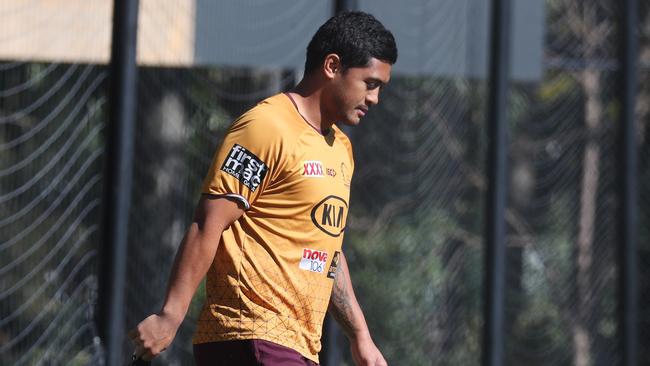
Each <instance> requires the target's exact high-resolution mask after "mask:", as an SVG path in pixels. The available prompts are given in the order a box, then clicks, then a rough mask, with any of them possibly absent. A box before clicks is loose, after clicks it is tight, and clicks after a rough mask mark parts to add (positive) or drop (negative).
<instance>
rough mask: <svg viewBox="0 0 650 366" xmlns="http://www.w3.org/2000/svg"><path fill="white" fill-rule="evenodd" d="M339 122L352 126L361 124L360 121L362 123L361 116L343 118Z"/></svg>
mask: <svg viewBox="0 0 650 366" xmlns="http://www.w3.org/2000/svg"><path fill="white" fill-rule="evenodd" d="M339 123H341V124H342V125H344V126H352V127H354V126H357V125H359V123H361V118H359V117H357V118H355V119H349V118H347V119H344V120H341V121H340V122H339Z"/></svg>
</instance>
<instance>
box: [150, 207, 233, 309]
mask: <svg viewBox="0 0 650 366" xmlns="http://www.w3.org/2000/svg"><path fill="white" fill-rule="evenodd" d="M241 214H242V211H241V210H240V209H238V208H237V204H236V203H234V202H231V201H228V200H226V199H219V200H212V199H209V198H206V197H204V198H202V199H201V201H200V203H199V205H198V207H197V212H196V214H195V217H194V220H193V222H192V224H191V225H190V227H189V229H188V230H187V233H186V234H185V237H184V238H183V242H182V243H181V246H180V247H179V249H178V253H177V254H176V258H175V260H174V265H173V267H172V271H171V274H170V277H169V284H168V287H167V295H166V296H165V302H164V304H163V308H162V309H161V313H163V314H168V315H170V316H172V317H174V318H177V317H180V320H182V318H183V317H185V314H186V313H187V309H188V308H189V306H190V303H191V301H192V297H193V296H194V292H195V291H196V288H197V287H198V285H199V283H200V282H201V280H202V279H203V277H204V276H205V274H206V272H207V271H208V269H209V268H210V265H211V264H212V261H213V260H214V256H215V254H216V252H217V248H218V246H219V240H220V238H221V234H222V232H223V231H224V230H225V229H226V228H227V227H228V225H230V223H232V222H233V221H234V220H236V219H237V218H239V216H241Z"/></svg>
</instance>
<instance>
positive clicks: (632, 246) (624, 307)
mask: <svg viewBox="0 0 650 366" xmlns="http://www.w3.org/2000/svg"><path fill="white" fill-rule="evenodd" d="M621 5H622V6H623V7H624V8H623V9H622V11H621V18H620V23H619V24H620V25H621V28H622V32H621V37H622V42H621V45H622V48H621V61H622V62H621V65H622V70H621V72H622V78H621V84H622V85H621V88H622V89H621V92H622V95H621V98H622V108H621V122H622V124H621V126H622V131H621V141H620V143H621V145H620V146H621V151H620V152H621V153H620V159H621V164H620V166H621V167H622V168H623V171H622V174H621V181H620V183H621V186H620V189H621V192H620V194H621V201H622V202H621V205H620V209H621V214H620V215H619V217H620V220H621V221H620V223H619V227H620V230H621V233H620V235H621V240H622V244H623V245H620V246H619V250H620V253H619V269H620V272H619V279H620V282H619V286H620V291H619V293H620V299H619V306H620V308H619V316H620V318H619V319H620V320H619V323H620V325H619V326H620V334H621V342H622V346H623V363H622V364H623V365H626V366H637V365H638V364H639V362H638V342H639V338H638V306H639V304H638V263H637V253H638V252H637V235H638V206H637V202H638V190H637V181H638V165H637V154H638V149H637V144H636V130H635V120H634V109H635V101H636V97H637V95H636V92H637V75H638V74H637V53H638V47H639V45H638V36H637V31H638V18H637V17H638V13H637V11H638V2H637V1H636V0H625V1H624V2H623V3H622V4H621Z"/></svg>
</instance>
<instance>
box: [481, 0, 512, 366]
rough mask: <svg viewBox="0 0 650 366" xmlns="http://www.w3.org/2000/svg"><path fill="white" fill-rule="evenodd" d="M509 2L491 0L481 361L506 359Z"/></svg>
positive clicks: (494, 364)
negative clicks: (483, 320)
mask: <svg viewBox="0 0 650 366" xmlns="http://www.w3.org/2000/svg"><path fill="white" fill-rule="evenodd" d="M509 36H510V1H509V0H493V1H492V18H491V42H490V50H491V54H490V74H489V75H490V85H489V87H490V89H489V96H488V98H489V104H488V124H489V125H488V127H489V128H488V135H489V142H488V159H489V160H488V179H489V181H488V191H487V205H486V215H485V224H486V226H485V239H486V253H485V304H484V317H485V325H484V327H485V328H484V335H483V365H486V366H498V365H503V364H504V361H503V360H504V357H503V353H504V351H503V350H504V313H505V310H504V304H505V278H506V276H505V273H506V272H505V254H506V243H505V209H506V199H507V197H506V184H507V181H506V171H507V148H508V139H507V131H506V109H507V98H508V71H509V59H510V49H509V46H510V37H509Z"/></svg>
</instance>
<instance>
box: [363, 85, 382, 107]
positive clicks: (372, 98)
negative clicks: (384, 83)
mask: <svg viewBox="0 0 650 366" xmlns="http://www.w3.org/2000/svg"><path fill="white" fill-rule="evenodd" d="M377 103H379V88H377V89H373V90H370V91H369V92H368V94H366V104H368V105H375V104H377Z"/></svg>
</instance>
